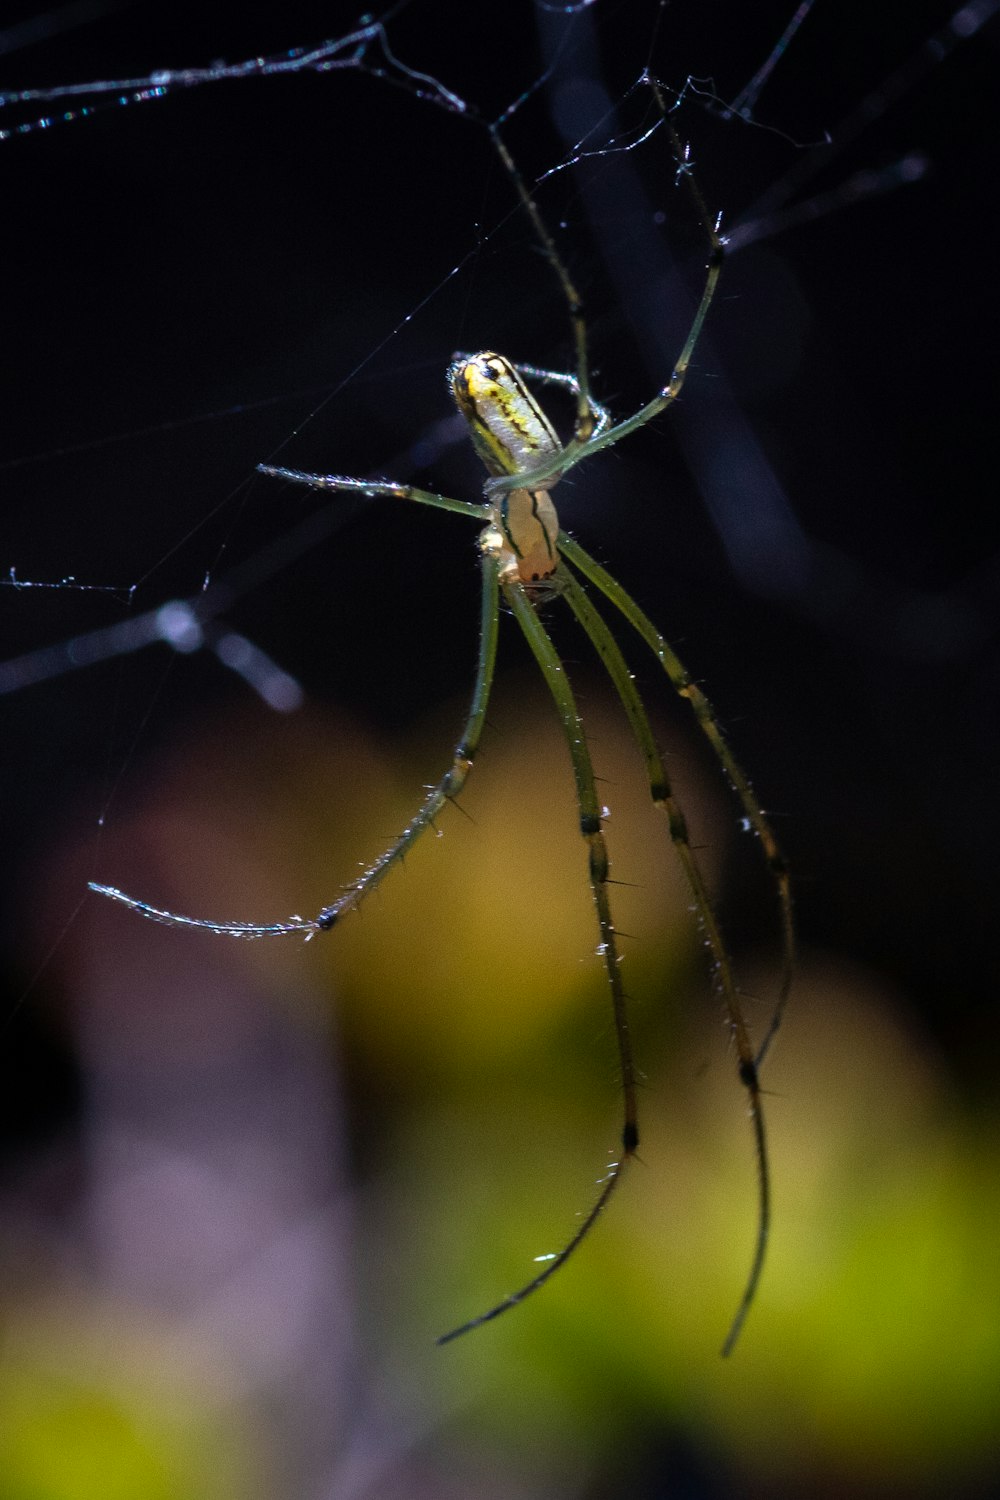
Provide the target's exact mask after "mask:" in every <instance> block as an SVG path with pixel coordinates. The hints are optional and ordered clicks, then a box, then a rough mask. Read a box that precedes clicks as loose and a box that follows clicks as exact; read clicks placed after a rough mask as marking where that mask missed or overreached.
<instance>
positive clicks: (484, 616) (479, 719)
mask: <svg viewBox="0 0 1000 1500" xmlns="http://www.w3.org/2000/svg"><path fill="white" fill-rule="evenodd" d="M480 567H481V569H482V576H483V591H482V596H481V599H482V602H481V609H480V622H479V658H478V661H477V663H476V681H475V685H474V687H473V689H472V702H471V704H470V705H469V715H468V718H467V719H466V721H465V724H464V726H463V728H462V733H461V736H460V737H459V740H458V743H457V745H456V746H455V749H454V752H453V754H452V762H451V765H450V767H449V768H448V770H447V771H446V772H445V774H444V775H443V776H442V778H441V780H440V781H439V782H438V784H437V786H434V787H431V789H430V791H429V792H428V793H427V796H426V797H425V798H424V800H423V802H422V803H421V805H420V807H419V809H418V811H417V812H416V813H415V814H414V816H413V817H412V818H411V819H410V821H409V823H407V825H406V827H405V828H404V829H403V832H402V833H401V834H400V835H399V837H398V838H397V839H396V841H395V842H394V843H393V844H392V845H390V847H389V848H388V849H387V850H386V851H385V853H384V854H381V855H379V857H378V859H377V860H376V861H375V863H374V864H373V865H370V866H369V867H368V869H367V870H366V871H365V873H364V874H363V875H360V876H359V877H358V879H357V880H355V881H352V882H351V884H350V885H349V886H348V887H347V889H346V890H345V891H344V892H343V893H342V894H341V895H340V896H338V897H337V899H336V901H332V902H331V903H330V905H329V906H324V908H323V910H322V911H321V912H320V914H319V916H318V917H317V918H316V924H315V925H316V927H317V929H318V930H319V931H320V932H327V931H329V929H330V928H331V927H332V926H333V925H334V923H335V922H337V921H338V920H339V918H340V917H341V916H342V915H343V914H344V912H345V911H353V910H354V909H355V907H357V906H358V905H359V904H360V903H361V902H362V901H363V900H364V898H365V896H367V895H368V893H369V891H373V890H374V889H375V887H376V886H377V885H379V884H380V883H381V881H382V880H384V878H385V876H386V875H387V874H388V873H389V871H390V870H391V869H392V866H393V865H394V864H396V863H397V862H398V861H399V860H401V859H402V858H403V856H404V855H405V854H406V853H407V851H408V850H409V849H411V848H412V847H413V845H414V844H415V843H416V841H417V839H418V838H419V837H420V835H421V834H422V833H424V832H425V830H426V829H428V828H430V827H431V826H432V824H433V822H434V819H435V818H436V817H437V815H438V813H439V812H441V810H442V808H443V807H444V805H445V803H446V802H454V801H455V800H456V798H458V797H459V796H460V795H461V792H462V788H463V787H464V786H465V783H466V781H467V780H468V776H469V772H470V771H471V770H472V763H473V761H474V760H475V757H476V751H477V750H478V749H479V741H480V738H481V736H482V732H483V723H484V720H485V718H486V708H487V705H488V703H489V700H490V691H491V689H492V687H493V674H494V670H495V667H496V658H497V637H498V635H499V630H500V602H499V597H498V587H497V576H498V571H499V570H498V567H497V561H496V558H495V557H494V556H493V555H492V554H487V553H484V554H483V556H482V557H481V558H480Z"/></svg>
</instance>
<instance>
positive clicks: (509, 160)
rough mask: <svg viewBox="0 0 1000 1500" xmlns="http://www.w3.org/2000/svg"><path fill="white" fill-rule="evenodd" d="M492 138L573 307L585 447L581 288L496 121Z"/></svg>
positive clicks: (588, 428)
mask: <svg viewBox="0 0 1000 1500" xmlns="http://www.w3.org/2000/svg"><path fill="white" fill-rule="evenodd" d="M487 128H488V130H489V133H490V139H491V141H492V142H493V145H494V147H495V148H496V152H497V155H498V156H499V158H500V160H501V162H502V163H503V166H504V169H505V171H506V172H507V175H508V176H509V177H510V179H511V181H512V182H513V184H514V187H515V188H516V190H517V195H518V197H519V198H520V200H521V204H522V206H523V208H524V211H525V213H526V214H527V215H528V218H529V219H530V220H531V223H532V227H533V228H534V231H535V233H536V234H537V236H538V239H539V241H540V243H541V246H542V251H543V253H544V255H545V258H546V260H547V261H548V263H549V265H550V266H551V267H552V269H553V271H554V272H555V274H556V277H557V279H558V281H559V285H560V286H561V287H562V292H563V296H564V297H565V298H566V305H567V307H568V308H569V319H570V323H571V325H572V328H573V345H574V348H575V350H576V384H575V387H574V391H575V395H576V421H575V423H574V429H573V442H572V443H571V444H570V447H571V448H572V447H581V448H582V447H584V446H585V445H586V444H587V443H588V442H589V441H590V439H591V437H592V435H593V432H594V408H593V407H592V406H591V402H590V376H589V373H588V371H589V368H590V366H589V361H588V359H587V324H586V320H585V318H584V315H583V302H582V300H581V298H580V294H579V292H578V291H577V289H576V287H575V285H574V284H573V281H572V279H571V277H570V274H569V272H568V271H567V269H566V266H565V264H564V263H563V261H562V258H561V257H560V255H559V251H558V250H557V249H556V243H555V240H554V239H553V238H552V236H551V234H550V233H549V229H548V225H547V224H546V222H545V220H544V219H543V218H542V214H541V210H540V209H539V207H538V204H537V203H536V202H535V200H534V198H533V197H532V196H531V193H530V192H529V191H528V187H527V184H526V183H525V180H524V178H523V177H522V176H521V173H520V171H519V169H518V166H517V164H516V162H515V161H514V158H513V157H512V156H511V154H510V152H509V151H508V150H507V145H506V142H505V141H504V139H503V137H502V136H501V134H500V132H499V130H498V129H497V127H496V126H495V125H489V126H488V127H487ZM556 472H557V471H556V470H555V469H550V470H548V473H547V475H546V477H547V478H549V477H551V475H552V474H554V473H556Z"/></svg>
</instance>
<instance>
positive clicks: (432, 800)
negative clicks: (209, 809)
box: [90, 554, 500, 938]
mask: <svg viewBox="0 0 1000 1500" xmlns="http://www.w3.org/2000/svg"><path fill="white" fill-rule="evenodd" d="M481 567H482V577H483V588H482V596H481V597H482V602H481V611H480V629H479V657H478V661H477V664H476V681H475V686H474V687H473V690H472V702H471V705H470V707H469V715H468V718H467V719H466V721H465V725H464V727H463V729H462V734H461V737H460V738H459V741H458V743H457V745H456V746H455V750H454V753H453V755H452V763H451V765H450V767H449V768H448V770H447V771H446V772H445V774H444V775H443V776H442V778H441V780H440V781H439V782H438V783H437V785H436V786H433V787H431V789H430V791H429V792H428V793H427V796H426V797H425V798H424V800H423V802H422V803H421V805H420V807H419V809H418V810H417V812H416V813H415V814H414V816H413V817H412V818H411V819H410V821H409V823H408V824H407V825H406V827H405V828H404V829H403V831H402V833H401V834H400V835H399V837H398V838H397V839H396V840H395V841H394V842H393V843H392V844H391V845H390V847H389V848H388V849H387V850H386V851H385V852H384V853H383V854H381V855H380V856H379V857H378V859H377V860H376V861H375V862H374V864H372V865H370V866H369V867H368V869H367V870H366V871H365V872H364V874H363V875H360V876H359V877H358V878H357V880H354V881H352V882H351V884H350V885H349V886H348V887H347V889H346V890H345V891H343V892H342V894H341V895H340V896H338V897H337V899H336V901H332V902H331V903H330V905H329V906H324V908H323V910H322V911H321V912H320V913H319V915H318V916H316V917H313V918H310V919H307V918H305V917H290V918H289V919H288V921H287V922H265V923H252V922H214V921H210V920H208V919H207V918H203V917H186V916H182V915H180V913H178V912H172V911H165V910H163V909H162V908H161V907H158V906H150V904H149V903H148V902H146V901H140V900H138V899H137V898H136V897H134V896H127V895H126V894H125V893H124V891H120V890H118V889H117V888H116V887H115V886H108V885H98V884H96V883H95V882H93V881H91V882H90V889H91V890H92V891H97V892H98V893H99V894H100V895H102V896H110V897H111V899H112V900H114V901H118V902H120V903H121V904H122V905H123V906H127V907H129V909H130V910H131V911H135V912H138V913H139V915H140V916H143V917H149V918H150V920H151V921H154V922H162V923H164V924H165V925H166V926H168V927H197V928H200V929H202V930H203V931H205V932H218V933H221V934H222V935H223V936H226V937H247V938H257V937H284V936H286V935H287V934H289V933H300V934H301V933H305V934H306V936H307V937H311V936H313V934H314V933H317V932H326V931H327V930H328V929H329V928H331V927H333V925H334V924H335V923H336V922H337V921H338V920H339V918H340V917H341V916H342V915H343V914H344V912H345V911H353V910H354V909H355V907H357V906H359V905H360V904H361V902H362V901H363V900H364V898H365V896H367V895H368V893H369V892H370V891H373V890H374V889H375V887H376V886H377V885H379V884H380V883H381V882H382V880H384V878H385V876H386V875H387V874H388V873H389V871H390V870H391V868H392V866H393V865H394V864H396V863H398V861H399V860H401V859H402V858H403V856H404V855H405V854H406V852H407V850H408V849H410V848H412V846H413V845H414V844H415V843H416V841H417V839H418V838H419V837H420V835H421V834H422V833H423V832H424V831H425V830H426V829H427V828H429V827H430V826H431V825H432V824H433V822H434V819H435V818H436V817H437V815H438V813H439V812H440V811H441V810H442V808H443V807H444V805H445V803H446V802H453V801H454V800H455V799H456V798H457V797H458V796H459V794H460V793H461V791H462V788H463V787H464V785H465V782H466V780H467V778H468V775H469V772H470V771H471V769H472V762H473V760H474V758H475V755H476V751H477V750H478V748H479V740H480V737H481V735H482V730H483V722H484V720H485V718H486V707H487V704H488V702H489V696H490V689H491V688H492V686H493V674H494V669H495V666H496V654H497V636H498V633H499V623H500V609H499V597H498V586H497V563H496V559H495V558H494V557H492V556H490V555H486V554H484V555H483V557H482V559H481Z"/></svg>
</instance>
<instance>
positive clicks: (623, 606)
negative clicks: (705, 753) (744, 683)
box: [559, 531, 795, 1068]
mask: <svg viewBox="0 0 1000 1500" xmlns="http://www.w3.org/2000/svg"><path fill="white" fill-rule="evenodd" d="M559 550H560V552H561V554H562V556H563V557H564V558H568V559H569V561H570V562H571V563H572V564H573V565H574V567H576V568H577V569H579V571H580V572H581V573H582V574H583V576H584V577H585V578H586V579H587V580H588V581H589V582H590V583H592V584H593V585H594V587H595V588H597V589H599V590H600V591H601V593H602V594H603V595H604V597H605V598H606V599H607V600H609V602H610V603H611V604H613V605H614V606H615V608H616V609H617V610H618V611H619V613H620V614H621V615H622V616H623V617H624V618H625V619H626V620H627V621H628V623H629V624H630V625H631V626H632V628H633V630H635V631H636V632H637V634H638V635H640V636H641V637H642V639H643V640H644V641H645V642H646V645H647V646H648V647H649V649H650V650H651V651H652V653H653V655H654V656H655V657H656V659H657V661H658V662H659V663H660V666H661V667H662V668H663V670H664V671H665V672H666V674H667V676H668V677H669V679H670V682H671V684H672V686H673V688H674V691H675V692H676V693H678V694H679V695H680V697H682V698H686V699H687V700H688V702H689V703H690V704H691V708H692V710H693V711H694V716H695V718H696V720H697V722H698V726H699V728H700V729H701V731H702V733H703V734H704V735H705V737H706V739H707V740H708V742H709V744H710V745H711V746H712V749H713V750H714V751H715V754H716V757H717V758H718V760H719V762H720V763H721V765H722V767H723V769H724V770H725V773H726V775H727V777H728V778H729V781H730V783H731V784H732V786H733V789H734V790H735V792H736V795H737V796H738V797H739V799H740V802H741V804H742V806H743V811H744V813H745V815H746V819H747V822H748V823H749V825H750V827H751V828H752V829H753V831H754V832H755V833H756V835H757V837H758V839H759V840H760V845H761V848H762V849H763V851H764V859H765V861H766V863H767V867H768V869H769V870H770V872H771V875H772V877H773V879H774V883H775V887H776V889H777V893H778V908H779V912H780V918H781V933H782V950H783V959H782V973H781V983H780V986H779V989H778V998H777V1000H776V1002H775V1007H774V1012H773V1014H772V1016H771V1021H770V1024H769V1026H768V1028H767V1032H766V1033H765V1036H764V1040H763V1041H762V1042H761V1044H760V1046H759V1047H758V1049H757V1055H756V1059H755V1061H756V1064H757V1067H758V1068H759V1067H760V1066H761V1064H762V1062H763V1061H764V1058H765V1057H766V1056H767V1053H768V1050H769V1049H770V1046H771V1043H772V1042H773V1040H774V1037H775V1034H776V1032H777V1031H778V1028H779V1027H780V1025H781V1022H782V1020H783V1019H784V1014H785V1006H786V1005H787V1003H788V996H789V993H790V991H791V987H792V976H793V974H794V971H795V918H794V913H793V908H792V887H791V879H790V876H789V872H788V863H787V861H786V859H785V856H784V855H783V854H782V852H781V849H780V848H779V846H778V841H777V839H776V838H775V836H774V830H773V829H772V827H771V825H770V823H769V822H768V820H767V818H766V817H765V815H764V810H763V808H762V807H761V805H760V803H759V802H758V800H757V796H756V793H755V792H754V790H753V788H752V787H751V785H750V782H749V781H748V779H747V776H746V773H745V771H744V770H743V768H742V767H741V766H740V764H739V762H738V761H737V759H736V757H735V756H734V755H733V752H732V751H731V750H730V748H729V744H728V742H727V740H726V738H725V736H724V735H723V733H722V729H721V728H720V726H719V721H718V719H717V718H716V716H715V710H714V709H713V708H712V705H711V704H710V703H709V701H708V699H707V698H706V697H705V694H704V693H703V692H702V690H701V688H700V687H699V686H698V684H697V683H696V682H693V681H692V679H691V677H690V676H689V674H688V672H687V670H686V669H685V667H684V665H683V663H682V662H681V660H680V658H679V657H678V656H677V654H676V652H675V651H674V650H673V648H672V647H671V646H670V645H669V643H668V642H667V641H666V640H665V639H664V637H663V636H662V635H661V634H660V632H659V631H658V630H657V628H656V626H655V625H654V624H653V622H652V621H651V620H650V618H649V616H648V615H646V614H645V613H644V612H643V611H642V610H641V609H640V608H639V605H638V604H637V603H636V602H635V600H634V599H633V598H632V596H631V594H628V593H626V591H625V590H624V589H623V588H622V586H621V584H620V583H618V581H617V580H616V579H614V578H612V577H611V574H610V573H608V572H607V571H606V569H604V568H602V567H601V565H600V563H599V562H597V561H596V560H595V559H594V558H593V557H591V555H590V553H589V552H586V551H585V550H584V548H583V547H581V546H580V544H579V542H576V541H574V540H573V538H572V537H568V536H566V534H565V532H562V531H560V533H559Z"/></svg>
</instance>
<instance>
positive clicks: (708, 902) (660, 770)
mask: <svg viewBox="0 0 1000 1500" xmlns="http://www.w3.org/2000/svg"><path fill="white" fill-rule="evenodd" d="M560 578H561V584H562V595H563V597H564V598H565V600H566V602H567V604H568V605H569V607H570V609H571V610H572V611H573V613H574V615H575V616H576V618H577V620H578V621H579V622H580V625H581V626H582V627H583V630H584V631H585V632H586V634H587V636H588V637H589V639H590V642H591V645H592V646H593V647H594V650H595V651H596V652H597V654H598V656H599V657H600V659H601V662H602V663H603V665H604V668H605V670H606V671H607V674H608V676H609V677H610V678H611V682H612V684H613V686H614V689H615V692H616V693H617V694H618V697H619V698H620V699H621V703H622V707H623V708H624V710H625V713H626V716H627V718H628V721H629V725H630V726H631V729H632V733H633V735H634V736H635V740H636V743H637V744H638V746H639V749H640V751H641V753H642V756H643V759H644V760H645V762H646V773H647V775H648V777H649V790H650V795H651V796H652V799H653V805H654V807H656V808H657V809H658V810H659V811H660V812H662V813H664V814H665V816H666V818H667V821H668V826H669V829H670V838H671V842H672V843H673V846H674V848H675V849H676V851H677V854H678V857H679V859H680V862H681V867H682V869H683V871H684V875H685V878H686V880H687V883H688V888H689V890H690V892H691V897H692V900H693V902H694V906H695V910H696V912H697V915H698V921H699V922H700V924H701V928H702V931H703V932H704V934H705V939H706V941H707V943H708V947H709V951H710V952H711V954H712V959H713V962H714V964H715V971H716V975H717V979H718V985H719V989H720V991H721V994H722V999H723V1003H724V1005H725V1008H726V1014H727V1017H728V1021H729V1029H730V1033H731V1035H732V1037H733V1041H734V1043H735V1046H736V1056H737V1059H738V1066H739V1075H740V1081H741V1082H742V1084H743V1086H744V1087H745V1089H746V1090H747V1096H748V1101H749V1113H750V1119H751V1122H752V1124H753V1132H754V1145H755V1149H756V1155H757V1193H758V1208H757V1237H756V1242H755V1246H754V1255H753V1261H752V1263H751V1267H750V1272H749V1275H748V1277H747V1281H746V1285H745V1287H744V1290H743V1295H742V1297H741V1299H740V1304H739V1308H738V1309H737V1312H736V1316H735V1318H734V1319H733V1322H732V1325H731V1327H730V1330H729V1333H728V1335H727V1337H726V1341H725V1344H724V1346H723V1353H724V1354H728V1353H729V1352H730V1351H731V1350H732V1348H733V1346H734V1345H735V1343H736V1340H737V1337H738V1336H739V1332H740V1329H741V1328H742V1326H743V1321H744V1319H745V1317H746V1315H747V1312H748V1311H749V1309H750V1305H751V1303H752V1302H753V1299H754V1296H755V1295H756V1292H757V1285H758V1283H759V1281H760V1276H761V1272H762V1270H763V1268H764V1257H765V1254H766V1251H767V1241H768V1234H769V1231H770V1220H771V1183H770V1172H769V1168H768V1155H767V1139H766V1135H765V1131H764V1115H763V1110H762V1106H761V1097H760V1085H759V1082H758V1078H757V1065H756V1061H755V1058H754V1050H753V1044H752V1042H751V1039H750V1033H749V1030H748V1028H747V1024H746V1019H745V1017H744V1015H743V1007H742V1005H741V1003H740V998H739V991H738V989H737V985H736V979H735V975H734V972H733V963H732V958H731V956H730V954H729V950H728V948H727V946H726V943H725V939H724V938H723V935H722V929H721V927H720V925H719V920H718V917H717V916H716V914H715V909H714V907H713V905H712V899H711V896H710V895H709V892H708V887H707V886H706V884H705V877H704V875H703V874H702V872H701V868H700V867H699V865H698V862H697V860H696V858H695V854H694V850H693V849H692V847H691V840H690V837H689V835H688V829H687V821H686V819H685V817H684V813H683V810H682V808H681V807H680V805H679V803H678V802H677V799H676V798H675V796H674V794H673V791H672V789H671V786H670V782H669V779H668V777H667V773H666V770H665V767H664V765H663V759H662V757H661V755H660V752H659V750H658V749H657V746H656V740H655V738H654V736H653V731H652V728H651V727H650V723H649V719H648V717H647V714H646V709H645V706H644V704H643V702H642V699H641V698H640V696H639V692H638V690H637V688H636V686H635V683H634V682H633V680H632V675H631V673H630V672H629V669H628V665H627V663H626V661H625V658H624V656H623V655H622V653H621V649H620V647H619V645H618V642H617V641H616V640H615V638H614V636H613V635H612V634H611V631H610V630H609V629H608V626H607V624H606V622H605V620H604V619H603V618H602V616H601V615H600V614H599V613H598V611H597V609H596V608H595V607H594V605H593V603H592V602H591V600H590V599H589V598H588V596H587V593H586V591H585V590H584V588H583V587H582V585H581V584H579V583H578V582H577V580H576V579H575V578H574V577H573V575H572V574H571V573H570V571H569V569H568V568H564V569H563V572H562V574H561V575H560Z"/></svg>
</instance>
